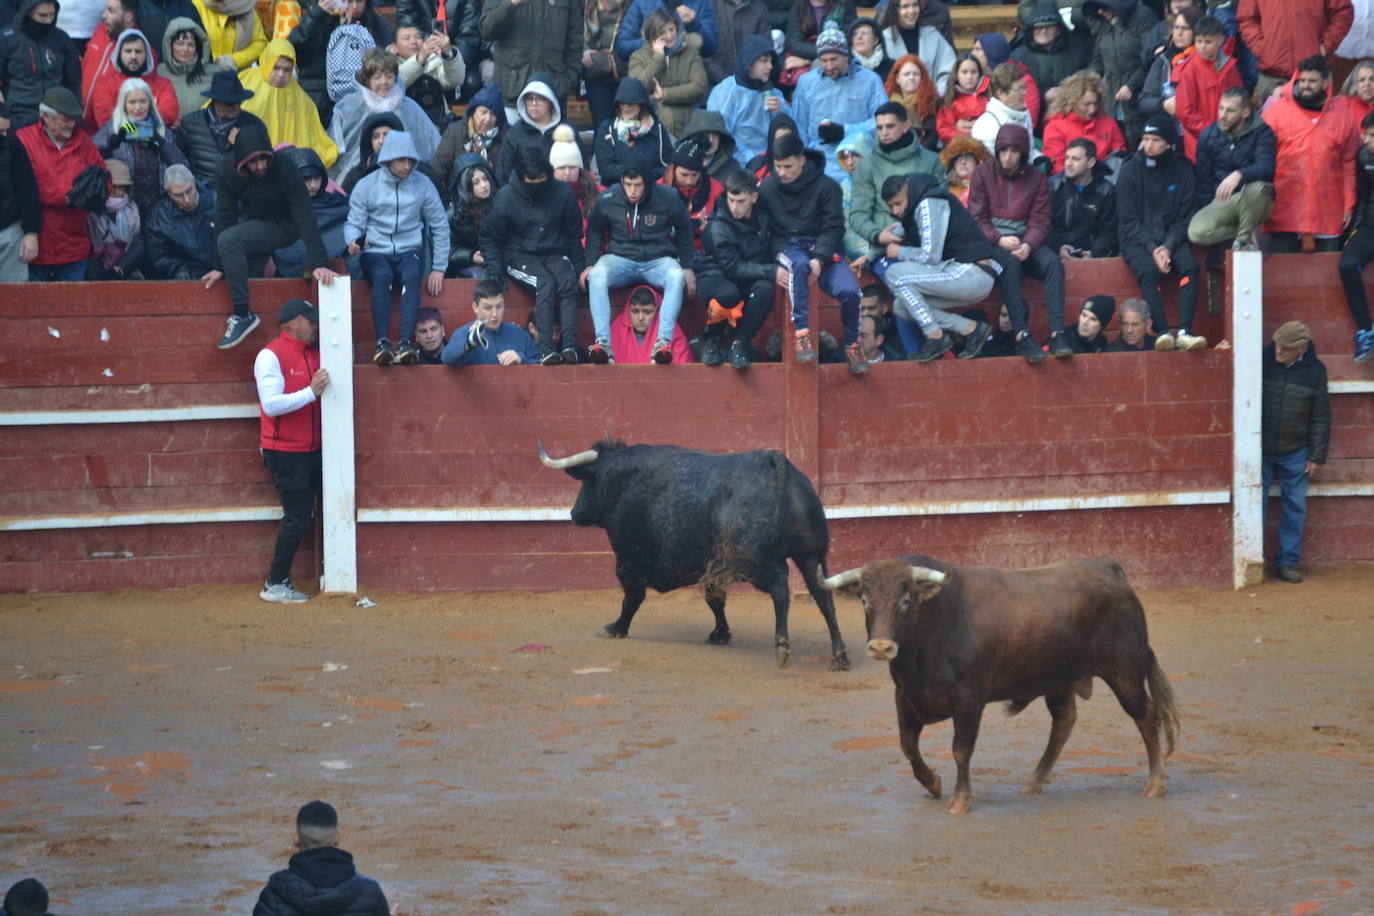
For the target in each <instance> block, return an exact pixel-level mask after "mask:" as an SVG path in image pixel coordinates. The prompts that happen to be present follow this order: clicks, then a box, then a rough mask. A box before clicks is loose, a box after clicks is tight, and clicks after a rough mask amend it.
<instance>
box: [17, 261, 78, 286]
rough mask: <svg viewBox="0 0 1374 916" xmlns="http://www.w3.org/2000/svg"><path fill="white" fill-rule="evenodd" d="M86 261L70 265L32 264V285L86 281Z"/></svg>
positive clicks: (30, 268) (30, 269) (30, 267)
mask: <svg viewBox="0 0 1374 916" xmlns="http://www.w3.org/2000/svg"><path fill="white" fill-rule="evenodd" d="M86 263H87V262H85V261H72V262H71V263H70V264H43V265H38V264H30V265H29V282H30V283H79V282H80V281H82V280H85V279H86Z"/></svg>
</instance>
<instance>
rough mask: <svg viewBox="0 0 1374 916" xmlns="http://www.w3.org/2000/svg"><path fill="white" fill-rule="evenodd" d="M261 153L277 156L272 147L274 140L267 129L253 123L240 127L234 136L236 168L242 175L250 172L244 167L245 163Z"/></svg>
mask: <svg viewBox="0 0 1374 916" xmlns="http://www.w3.org/2000/svg"><path fill="white" fill-rule="evenodd" d="M260 153H266V154H267V155H269V156H274V157H275V156H276V152H275V151H274V150H273V149H272V141H271V140H270V139H268V137H267V131H265V130H263V129H262V128H261V127H259V126H258V125H257V124H253V123H249V124H245V125H244V126H242V127H240V128H239V132H238V135H237V136H236V137H234V170H235V171H236V172H238V173H239V174H240V175H246V174H248V171H247V169H245V168H244V165H245V163H246V162H247V161H248V160H249V159H251V158H253V157H254V156H256V155H259V154H260Z"/></svg>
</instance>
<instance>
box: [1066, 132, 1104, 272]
mask: <svg viewBox="0 0 1374 916" xmlns="http://www.w3.org/2000/svg"><path fill="white" fill-rule="evenodd" d="M1110 175H1111V169H1109V168H1107V166H1106V164H1105V163H1102V162H1098V161H1097V144H1096V143H1093V141H1092V140H1089V139H1088V138H1087V137H1075V138H1074V139H1072V140H1070V141H1069V145H1068V147H1067V148H1066V149H1065V150H1064V170H1063V171H1062V172H1060V173H1059V174H1058V175H1053V176H1051V177H1050V248H1051V249H1052V250H1053V251H1055V252H1057V253H1058V254H1059V257H1060V258H1110V257H1113V256H1115V255H1116V252H1117V243H1116V186H1115V185H1113V184H1112V182H1111V178H1110Z"/></svg>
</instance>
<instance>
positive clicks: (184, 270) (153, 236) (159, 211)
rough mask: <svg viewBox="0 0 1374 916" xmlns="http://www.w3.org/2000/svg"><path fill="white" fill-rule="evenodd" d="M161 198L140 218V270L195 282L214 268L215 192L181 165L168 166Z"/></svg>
mask: <svg viewBox="0 0 1374 916" xmlns="http://www.w3.org/2000/svg"><path fill="white" fill-rule="evenodd" d="M162 188H163V191H165V192H166V195H165V196H164V197H161V198H159V199H158V201H157V203H155V204H153V208H152V210H151V211H150V212H149V213H148V215H147V216H145V217H144V218H143V240H144V243H145V244H146V246H147V249H148V254H147V262H146V263H145V265H144V269H145V270H146V271H147V273H148V275H149V277H150V278H152V279H157V280H198V279H200V278H201V277H203V276H205V274H207V273H209V272H210V271H212V270H214V269H215V263H214V261H215V255H214V252H215V191H214V188H213V187H212V186H210V185H208V184H206V183H204V182H197V181H196V178H195V176H194V175H192V174H191V170H190V169H188V168H187V167H186V166H184V165H169V166H168V167H167V174H166V176H165V178H164V179H163V182H162Z"/></svg>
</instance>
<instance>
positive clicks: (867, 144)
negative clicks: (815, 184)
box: [835, 131, 873, 174]
mask: <svg viewBox="0 0 1374 916" xmlns="http://www.w3.org/2000/svg"><path fill="white" fill-rule="evenodd" d="M871 152H873V135H872V134H870V133H868V132H867V131H862V132H860V133H856V134H850V135H849V136H848V137H845V138H844V139H843V140H841V141H840V143H839V145H838V146H836V147H835V159H836V161H837V162H839V163H840V168H842V169H843V168H844V160H843V159H841V158H840V155H841V154H842V153H857V154H858V155H859V156H860V157H861V158H862V157H864V156H867V155H868V154H869V153H871ZM845 171H846V172H848V171H849V170H848V169H845ZM851 174H852V173H851Z"/></svg>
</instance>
